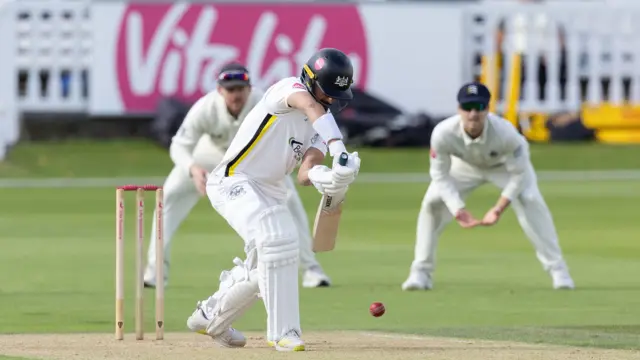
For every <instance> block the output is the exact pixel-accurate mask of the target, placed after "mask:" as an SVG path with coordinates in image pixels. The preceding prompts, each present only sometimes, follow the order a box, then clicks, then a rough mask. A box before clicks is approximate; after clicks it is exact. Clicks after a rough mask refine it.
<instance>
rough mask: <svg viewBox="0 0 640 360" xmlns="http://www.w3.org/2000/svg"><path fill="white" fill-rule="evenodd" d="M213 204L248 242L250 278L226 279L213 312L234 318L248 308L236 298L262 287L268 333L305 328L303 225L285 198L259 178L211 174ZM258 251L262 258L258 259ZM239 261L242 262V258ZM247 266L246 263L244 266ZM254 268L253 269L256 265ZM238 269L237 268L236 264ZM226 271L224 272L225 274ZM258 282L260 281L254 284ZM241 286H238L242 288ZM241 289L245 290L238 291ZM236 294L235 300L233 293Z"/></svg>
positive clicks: (246, 300) (246, 299)
mask: <svg viewBox="0 0 640 360" xmlns="http://www.w3.org/2000/svg"><path fill="white" fill-rule="evenodd" d="M207 195H208V197H209V200H211V205H212V206H213V207H214V208H215V209H216V211H218V213H219V214H220V215H221V216H222V217H224V218H225V219H226V220H227V222H228V223H229V225H231V227H232V228H233V229H234V230H235V231H236V232H237V233H238V234H239V235H240V237H241V238H242V239H243V240H244V243H245V252H246V254H247V260H245V265H244V268H245V270H246V272H247V274H250V273H252V272H253V273H254V274H255V275H254V276H252V277H251V279H253V281H251V279H250V277H249V276H247V278H246V280H244V281H243V280H242V279H234V280H233V281H232V283H231V286H228V285H226V284H223V282H221V286H220V289H219V290H218V291H217V292H216V294H214V295H213V296H212V297H215V298H216V301H217V302H219V304H218V308H219V311H218V312H217V313H216V314H215V315H214V316H217V317H226V319H225V320H226V321H227V323H228V324H232V323H233V322H234V321H235V320H237V318H238V317H239V316H240V315H241V314H242V313H243V312H244V310H246V309H245V307H247V306H246V305H242V307H243V309H235V310H236V311H232V310H234V309H233V308H234V307H236V306H237V305H235V304H248V305H249V306H250V304H252V302H253V300H254V299H255V293H254V292H253V291H251V289H250V288H249V289H247V288H248V287H251V286H255V287H256V289H255V291H256V292H257V291H258V290H259V293H260V295H261V296H262V299H263V301H264V305H265V309H266V312H267V338H268V340H270V341H278V340H279V339H280V338H282V337H283V336H285V335H286V334H287V332H289V331H290V330H296V331H298V332H301V329H300V311H299V294H298V257H299V233H300V232H299V231H298V227H297V226H296V223H295V219H294V216H293V214H292V212H291V210H290V209H289V208H288V207H287V206H286V200H279V199H276V198H274V197H272V196H270V195H268V194H266V193H265V192H264V191H262V189H261V188H260V187H258V186H257V185H256V184H255V183H254V182H252V181H250V180H248V179H246V178H243V177H240V176H232V177H224V176H223V175H215V174H213V175H212V178H210V179H209V182H208V184H207ZM256 257H257V261H254V260H253V259H254V258H256ZM237 265H238V264H237ZM240 267H242V266H240ZM256 269H257V271H255V272H254V270H256ZM231 272H233V270H231ZM222 278H223V277H221V279H222ZM253 284H255V285H253ZM243 287H244V289H243V290H242V291H239V290H238V289H241V288H243ZM238 294H240V295H238ZM230 297H234V299H233V301H231V300H230V299H229V298H230Z"/></svg>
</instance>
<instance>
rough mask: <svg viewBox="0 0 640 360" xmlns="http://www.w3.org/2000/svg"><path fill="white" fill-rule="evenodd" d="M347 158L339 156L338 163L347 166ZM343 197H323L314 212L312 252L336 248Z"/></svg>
mask: <svg viewBox="0 0 640 360" xmlns="http://www.w3.org/2000/svg"><path fill="white" fill-rule="evenodd" d="M348 159H349V156H348V154H347V153H342V154H340V159H339V163H340V165H342V166H346V165H347V160H348ZM343 201H344V196H339V197H337V198H336V197H335V196H328V195H323V196H322V200H321V201H320V206H319V207H318V211H317V212H316V219H315V222H314V223H313V246H312V248H313V251H314V252H323V251H331V250H333V249H334V248H335V247H336V238H337V237H338V227H339V225H340V218H341V216H342V202H343Z"/></svg>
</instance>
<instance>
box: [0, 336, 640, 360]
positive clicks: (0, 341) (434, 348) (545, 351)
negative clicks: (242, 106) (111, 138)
mask: <svg viewBox="0 0 640 360" xmlns="http://www.w3.org/2000/svg"><path fill="white" fill-rule="evenodd" d="M146 336H147V338H148V339H147V340H144V341H136V340H135V338H134V336H133V334H127V335H126V337H125V340H124V341H116V340H114V339H113V335H112V334H72V335H70V334H65V335H2V336H0V354H2V355H10V356H11V355H12V356H24V357H27V358H32V359H64V360H80V359H82V360H97V359H109V360H111V359H127V360H136V359H154V360H164V359H190V360H200V359H202V360H205V359H206V360H211V359H225V360H240V359H242V360H250V359H261V360H270V359H282V358H289V357H293V356H295V357H298V358H305V359H322V360H325V359H326V360H330V359H331V360H335V359H340V360H346V359H353V360H355V359H358V360H359V359H362V360H378V359H379V360H394V359H398V360H400V359H402V360H412V359H416V360H417V359H420V360H424V359H429V360H445V359H447V360H462V359H465V360H468V359H482V360H492V359H500V360H507V359H509V360H512V359H518V360H530V359H539V360H542V359H544V360H556V359H557V360H574V359H603V360H604V359H606V360H612V359H616V360H618V359H619V360H626V359H640V352H638V351H624V350H605V349H593V348H571V347H560V346H547V345H532V344H522V343H511V342H497V341H480V340H463V339H449V338H433V337H421V336H411V335H400V334H381V333H362V332H315V333H305V336H304V338H305V341H306V343H307V351H306V352H305V353H289V354H288V353H281V352H277V351H275V350H273V349H271V348H269V347H267V345H266V343H265V341H264V338H263V336H262V334H257V333H250V334H247V336H248V337H249V343H248V344H247V347H246V348H243V349H224V348H220V347H218V346H216V345H215V344H214V343H213V342H212V341H211V340H210V339H209V338H208V337H206V336H202V335H198V334H191V333H169V334H166V335H165V340H163V341H155V340H151V339H152V338H153V337H154V336H155V335H154V334H148V335H146Z"/></svg>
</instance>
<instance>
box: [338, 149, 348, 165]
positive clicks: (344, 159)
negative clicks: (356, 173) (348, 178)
mask: <svg viewBox="0 0 640 360" xmlns="http://www.w3.org/2000/svg"><path fill="white" fill-rule="evenodd" d="M348 160H349V154H347V153H346V152H343V153H342V154H340V158H339V159H338V164H340V165H342V166H347V161H348Z"/></svg>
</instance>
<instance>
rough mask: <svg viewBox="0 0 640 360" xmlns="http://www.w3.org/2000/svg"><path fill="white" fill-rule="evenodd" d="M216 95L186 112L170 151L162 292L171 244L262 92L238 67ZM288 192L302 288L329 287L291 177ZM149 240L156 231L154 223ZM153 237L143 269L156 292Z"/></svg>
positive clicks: (226, 71)
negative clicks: (297, 248)
mask: <svg viewBox="0 0 640 360" xmlns="http://www.w3.org/2000/svg"><path fill="white" fill-rule="evenodd" d="M217 83H218V86H217V90H216V91H212V92H210V93H208V94H206V95H204V96H203V97H202V98H200V99H199V100H198V101H197V102H196V103H195V104H194V105H193V107H192V108H191V109H190V111H189V112H188V114H187V116H186V117H185V119H184V121H183V123H182V125H181V126H180V129H179V130H178V132H177V134H176V135H175V136H174V137H173V139H172V142H171V147H170V150H169V152H170V155H171V159H172V160H173V162H174V163H175V167H174V168H173V170H172V171H171V173H170V174H169V176H168V177H167V180H166V181H165V183H164V214H163V216H164V251H165V264H164V266H165V270H164V274H165V279H164V280H165V286H166V284H167V280H168V273H169V264H170V250H171V240H172V238H173V235H174V234H175V232H176V230H177V229H178V227H179V226H180V224H181V223H182V222H183V221H184V220H185V218H186V217H187V215H188V214H189V212H191V210H192V209H193V207H194V206H195V205H196V203H197V202H198V200H200V198H201V197H202V196H203V195H205V186H206V181H207V175H208V174H209V173H210V172H211V171H212V170H213V169H214V168H215V167H216V166H217V165H218V164H219V163H220V161H222V158H223V156H224V152H225V151H226V150H227V148H228V147H229V144H230V142H231V139H232V138H233V136H234V135H235V133H236V132H237V131H238V128H239V127H240V124H241V123H242V121H243V120H244V119H245V118H246V116H247V114H248V113H249V111H250V110H251V109H252V108H253V107H254V106H255V105H256V104H257V103H258V101H259V100H260V98H261V97H262V92H261V91H260V90H258V89H257V88H254V87H252V86H251V81H250V76H249V72H248V71H247V69H246V68H245V67H244V66H242V65H240V64H237V63H232V64H228V65H225V66H224V67H223V68H222V69H221V71H220V73H219V75H218V80H217ZM284 184H285V185H286V189H287V201H286V204H287V206H288V208H289V210H290V212H291V214H292V215H293V219H294V222H295V224H296V228H297V229H298V232H299V233H300V234H299V236H298V237H297V238H299V240H300V241H301V245H300V264H301V267H302V268H303V269H304V270H305V272H304V278H303V284H302V285H303V286H304V287H320V286H329V285H330V279H329V277H328V276H327V275H325V273H324V271H323V270H322V267H321V266H320V263H319V262H318V261H317V260H316V258H315V255H314V253H313V250H312V247H311V235H310V231H309V223H308V220H307V214H306V212H305V210H304V207H303V205H302V201H301V200H300V196H299V195H298V192H297V190H296V188H295V184H294V182H293V180H292V179H291V178H290V177H286V178H285V179H284ZM153 219H154V220H153V225H152V231H151V234H155V231H156V226H157V224H156V217H155V215H154V217H153ZM155 241H156V239H155V236H151V243H150V245H149V251H148V260H147V268H146V271H145V275H144V283H145V286H146V287H154V286H156V283H157V279H156V278H155V267H156V266H157V264H156V263H155V261H156V258H155V256H156V255H155V249H156V246H155Z"/></svg>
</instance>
